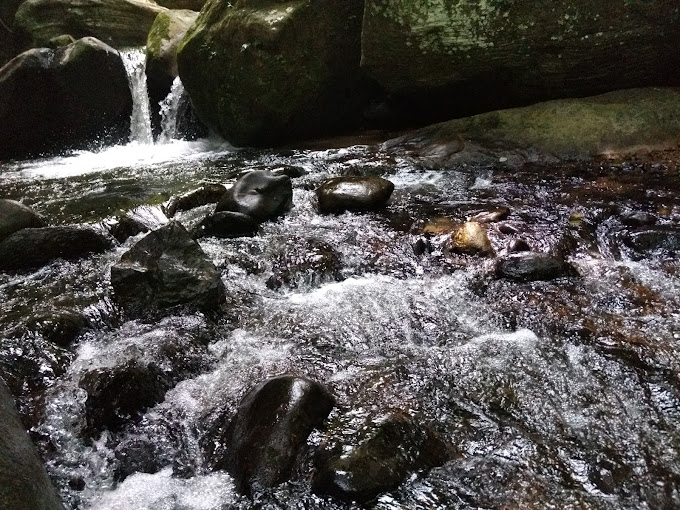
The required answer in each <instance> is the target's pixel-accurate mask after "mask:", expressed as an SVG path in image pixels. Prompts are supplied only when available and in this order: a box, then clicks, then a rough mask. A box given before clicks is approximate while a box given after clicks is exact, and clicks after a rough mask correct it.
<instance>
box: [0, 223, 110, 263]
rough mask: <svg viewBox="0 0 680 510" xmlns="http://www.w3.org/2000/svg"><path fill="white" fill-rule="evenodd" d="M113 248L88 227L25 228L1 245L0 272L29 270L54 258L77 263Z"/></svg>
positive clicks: (106, 238) (105, 238)
mask: <svg viewBox="0 0 680 510" xmlns="http://www.w3.org/2000/svg"><path fill="white" fill-rule="evenodd" d="M112 247H113V243H112V241H111V239H110V238H108V237H107V236H105V235H103V234H101V233H100V232H98V231H96V230H94V229H91V228H84V227H76V226H60V227H43V228H25V229H23V230H19V231H18V232H15V233H14V234H12V235H11V236H9V237H8V238H6V239H5V240H4V241H2V242H0V270H5V271H7V270H10V271H13V270H22V269H32V268H36V267H40V266H44V265H45V264H47V263H48V262H51V261H52V260H55V259H66V260H76V259H79V258H83V257H85V256H87V255H89V254H91V253H101V252H104V251H106V250H109V249H111V248H112Z"/></svg>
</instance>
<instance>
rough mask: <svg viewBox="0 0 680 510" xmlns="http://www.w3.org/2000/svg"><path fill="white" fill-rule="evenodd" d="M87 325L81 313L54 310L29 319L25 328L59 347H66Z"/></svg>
mask: <svg viewBox="0 0 680 510" xmlns="http://www.w3.org/2000/svg"><path fill="white" fill-rule="evenodd" d="M86 327H87V318H86V317H85V316H83V314H81V313H78V312H74V311H70V310H55V311H54V312H53V313H47V314H42V315H39V316H37V317H33V318H31V319H29V321H28V322H27V324H26V328H27V329H28V330H29V331H32V332H35V333H37V334H39V335H41V336H42V337H43V338H44V339H45V340H48V341H50V342H52V343H54V344H56V345H58V346H59V347H68V346H69V345H71V343H72V342H73V341H74V340H75V339H76V337H77V336H78V335H79V334H80V333H81V332H82V331H83V330H84V329H85V328H86Z"/></svg>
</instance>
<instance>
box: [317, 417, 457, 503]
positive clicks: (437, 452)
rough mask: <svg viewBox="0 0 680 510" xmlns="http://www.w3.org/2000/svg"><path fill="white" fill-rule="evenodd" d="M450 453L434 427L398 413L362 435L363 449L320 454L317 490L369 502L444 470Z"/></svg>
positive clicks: (360, 440)
mask: <svg viewBox="0 0 680 510" xmlns="http://www.w3.org/2000/svg"><path fill="white" fill-rule="evenodd" d="M449 451H450V448H449V447H448V446H447V445H446V444H445V443H444V442H443V441H442V440H441V438H439V436H438V435H437V434H436V433H435V432H434V431H433V430H431V429H430V428H428V427H425V426H421V425H417V424H416V423H415V422H414V421H413V419H412V418H410V417H409V416H407V415H404V414H401V413H393V414H391V415H389V416H387V417H385V418H384V419H383V420H382V421H381V422H380V423H377V424H376V423H375V422H371V423H369V424H368V425H367V426H366V427H365V428H364V429H363V430H362V431H361V432H360V439H359V445H358V446H357V447H355V448H354V449H353V450H350V451H345V452H343V453H342V454H337V455H332V453H331V454H330V455H329V453H328V452H322V453H321V454H319V455H317V466H318V469H317V471H316V473H315V474H314V478H313V479H312V490H313V491H314V492H315V493H317V494H329V495H332V496H334V497H337V498H339V499H342V500H345V501H357V502H368V501H370V500H372V499H373V498H375V497H376V496H377V495H378V494H380V493H382V492H387V491H390V490H393V489H396V488H397V487H398V486H399V485H400V484H401V483H402V482H403V481H404V480H405V479H406V477H407V476H408V475H409V474H410V473H413V472H417V471H422V470H428V469H431V468H433V467H436V466H441V465H442V464H444V463H445V462H446V461H447V460H449V458H450V453H449Z"/></svg>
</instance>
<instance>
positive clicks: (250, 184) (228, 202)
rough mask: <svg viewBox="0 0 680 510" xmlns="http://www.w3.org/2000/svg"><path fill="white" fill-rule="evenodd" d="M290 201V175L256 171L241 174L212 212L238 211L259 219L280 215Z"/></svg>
mask: <svg viewBox="0 0 680 510" xmlns="http://www.w3.org/2000/svg"><path fill="white" fill-rule="evenodd" d="M292 204H293V185H292V183H291V181H290V177H288V176H286V175H274V174H272V173H271V172H265V171H259V170H257V171H254V172H248V173H247V174H245V175H244V176H242V177H240V178H239V179H238V180H237V181H236V182H235V183H234V185H233V186H232V187H231V188H229V189H228V190H227V192H226V193H225V194H224V196H223V197H222V199H221V200H220V201H219V203H218V204H217V208H216V209H215V212H221V211H233V212H238V213H242V214H247V215H248V216H250V217H251V218H253V219H255V220H256V221H260V222H261V221H266V220H270V219H273V218H276V217H277V216H280V215H281V214H283V213H285V212H286V211H288V210H289V209H290V208H291V206H292Z"/></svg>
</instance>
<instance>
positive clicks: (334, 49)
mask: <svg viewBox="0 0 680 510" xmlns="http://www.w3.org/2000/svg"><path fill="white" fill-rule="evenodd" d="M363 4H364V2H363V0H343V1H342V2H339V1H333V0H318V1H314V2H310V1H309V0H293V1H288V2H281V1H276V0H257V1H248V0H234V1H232V2H225V1H223V0H209V1H208V2H207V3H206V5H205V7H204V8H203V10H202V11H201V14H200V16H199V17H198V19H197V21H196V24H195V25H194V26H193V28H192V29H190V30H189V32H188V34H187V36H186V38H185V39H184V40H183V41H182V43H181V44H180V47H179V51H178V55H177V59H178V65H179V74H180V77H181V78H182V82H183V83H184V86H185V87H186V89H187V91H188V92H189V94H190V96H191V100H192V102H193V105H194V107H195V108H196V113H197V115H198V117H199V119H200V120H201V121H203V122H204V123H205V124H206V125H207V126H208V127H210V128H211V129H213V130H214V131H215V132H217V133H220V134H221V135H222V136H224V137H225V138H226V139H227V140H229V141H230V142H232V143H234V144H236V145H268V144H272V143H277V142H281V141H283V140H286V139H292V138H299V137H304V136H318V135H319V133H321V132H327V131H329V130H331V129H333V130H338V129H340V128H342V126H343V125H347V124H348V123H349V122H352V121H354V120H355V119H356V117H357V112H358V111H359V109H360V108H361V107H362V105H363V98H362V94H360V93H359V89H360V88H361V78H360V72H359V60H360V44H361V43H360V34H361V18H362V9H363Z"/></svg>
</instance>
